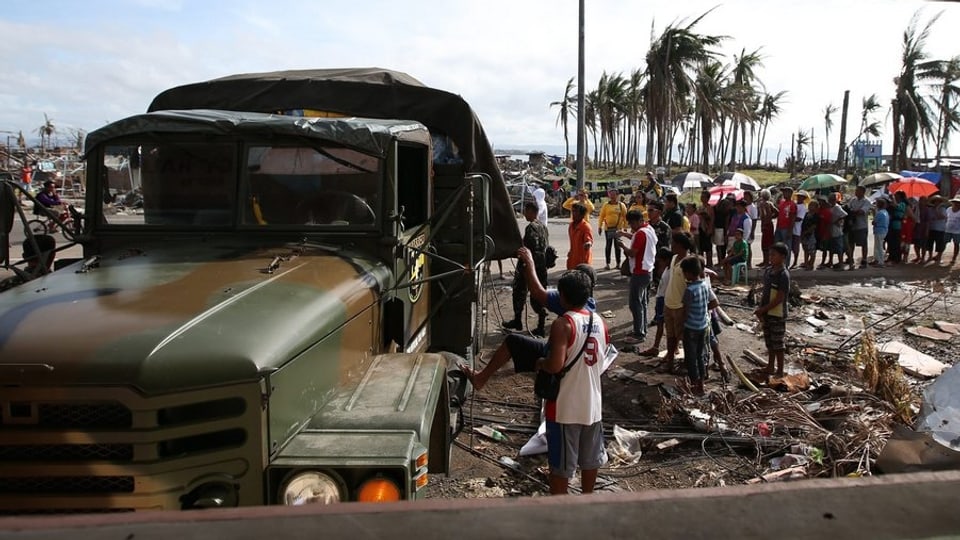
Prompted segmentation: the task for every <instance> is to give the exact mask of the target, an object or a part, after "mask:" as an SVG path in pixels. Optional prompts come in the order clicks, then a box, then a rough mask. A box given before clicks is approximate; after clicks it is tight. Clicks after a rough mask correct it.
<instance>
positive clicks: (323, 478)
mask: <svg viewBox="0 0 960 540" xmlns="http://www.w3.org/2000/svg"><path fill="white" fill-rule="evenodd" d="M280 500H281V501H282V502H283V504H285V505H288V506H302V505H305V504H333V503H338V502H340V501H342V500H343V490H342V489H341V488H340V483H339V482H337V480H336V479H334V478H333V477H332V476H330V475H328V474H324V473H322V472H318V471H304V472H300V473H297V474H294V475H293V476H291V477H290V478H289V479H288V480H287V481H286V482H284V483H283V486H282V487H281V488H280Z"/></svg>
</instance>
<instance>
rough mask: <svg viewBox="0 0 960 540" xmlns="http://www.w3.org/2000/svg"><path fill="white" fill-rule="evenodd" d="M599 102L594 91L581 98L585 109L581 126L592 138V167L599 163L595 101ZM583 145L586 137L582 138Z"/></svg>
mask: <svg viewBox="0 0 960 540" xmlns="http://www.w3.org/2000/svg"><path fill="white" fill-rule="evenodd" d="M598 100H599V96H598V92H597V91H596V90H591V91H589V92H587V93H586V94H585V95H584V96H583V108H584V109H586V110H585V111H584V113H583V126H584V129H586V130H587V131H589V132H590V134H591V135H592V136H593V163H594V166H596V164H597V163H598V162H599V161H600V154H599V151H600V146H599V145H598V144H597V101H598ZM577 114H579V111H577ZM584 144H586V137H584ZM583 155H584V156H586V155H587V150H586V149H584V150H583Z"/></svg>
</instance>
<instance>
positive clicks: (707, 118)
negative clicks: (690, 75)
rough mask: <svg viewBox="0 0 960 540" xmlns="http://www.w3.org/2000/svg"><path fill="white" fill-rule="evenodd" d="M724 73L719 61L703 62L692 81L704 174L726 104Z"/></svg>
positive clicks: (707, 170)
mask: <svg viewBox="0 0 960 540" xmlns="http://www.w3.org/2000/svg"><path fill="white" fill-rule="evenodd" d="M726 75H727V74H726V70H725V68H724V67H723V64H721V63H720V62H717V61H709V62H704V63H702V64H700V67H699V68H698V70H697V80H696V82H695V83H694V96H695V97H696V103H695V105H694V115H695V119H696V123H698V124H699V128H700V146H701V148H700V154H701V157H700V160H701V161H700V171H701V172H703V173H705V174H710V147H711V145H712V138H713V131H714V129H715V128H716V123H717V121H718V120H719V119H720V117H721V116H722V115H723V112H724V108H725V106H726V104H725V102H724V99H723V81H724V79H725V78H726Z"/></svg>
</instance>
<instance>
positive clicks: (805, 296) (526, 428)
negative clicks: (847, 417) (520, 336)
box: [427, 220, 960, 498]
mask: <svg viewBox="0 0 960 540" xmlns="http://www.w3.org/2000/svg"><path fill="white" fill-rule="evenodd" d="M557 221H559V220H554V223H552V224H551V225H550V231H551V243H552V244H553V245H554V246H557V247H558V251H559V252H560V254H561V259H560V261H558V267H560V266H563V256H564V254H565V253H566V247H565V245H563V244H564V240H565V239H564V238H563V236H565V234H564V233H565V225H564V223H557ZM600 247H602V246H595V248H594V266H595V267H597V268H599V269H601V270H599V272H598V281H597V286H596V289H595V297H596V299H597V305H598V312H601V313H605V314H606V315H605V317H606V318H605V322H606V324H607V326H608V328H609V331H610V335H611V339H612V341H613V343H614V344H615V345H616V346H617V348H618V349H619V351H620V354H619V356H618V358H617V359H616V361H615V362H614V364H613V365H612V366H611V367H610V369H609V370H608V371H607V373H606V374H605V376H604V378H603V403H604V426H605V430H606V432H607V443H608V444H609V443H610V442H611V440H613V437H612V435H611V432H612V431H613V429H614V426H619V427H620V428H623V429H627V430H642V431H645V432H647V433H648V434H647V435H646V437H644V438H643V439H642V457H641V458H640V459H639V461H638V462H637V463H635V464H630V465H626V464H623V463H616V462H614V461H611V463H610V464H608V467H606V468H603V469H601V471H600V480H599V482H598V489H601V490H609V491H640V490H646V489H659V488H690V487H711V486H723V485H733V484H741V483H745V482H747V481H750V480H751V479H755V478H757V477H758V476H759V475H761V474H764V473H769V472H770V471H771V470H772V469H771V466H770V465H771V464H770V460H771V458H775V457H777V456H782V455H783V454H784V453H786V452H788V451H789V449H790V448H791V446H790V443H791V442H797V441H796V440H791V441H787V442H785V443H784V444H783V445H782V447H780V448H771V447H769V446H765V447H763V448H761V447H760V445H751V444H750V443H749V441H747V444H736V443H734V442H731V441H730V440H725V439H723V437H716V436H713V437H710V436H705V434H704V433H702V432H698V431H697V430H696V429H694V427H693V426H692V425H691V423H690V421H689V420H688V418H687V417H685V416H684V415H681V414H677V412H676V410H670V409H669V407H667V406H666V405H665V402H664V398H665V397H666V398H667V401H666V403H670V400H671V398H677V396H681V397H683V392H684V385H683V384H682V380H681V379H682V377H679V376H677V375H668V374H664V373H660V372H659V370H657V368H658V366H660V364H662V361H661V360H658V359H656V358H652V359H651V358H644V357H641V356H639V355H638V354H637V353H636V351H639V350H643V349H646V348H647V347H649V346H650V345H651V344H652V343H653V337H654V333H655V332H654V330H653V329H652V328H651V330H650V332H649V335H648V338H647V340H646V341H645V342H644V343H642V344H640V345H638V346H636V347H632V346H628V345H625V344H624V343H623V338H624V337H625V336H626V334H627V332H629V329H630V321H631V316H630V312H629V310H628V309H627V300H626V293H627V281H626V278H622V277H621V276H619V274H618V272H617V270H616V269H613V270H609V271H604V270H602V267H603V254H602V252H601V251H600V249H599V248H600ZM491 266H492V268H491V273H490V276H489V278H488V281H487V285H488V287H487V289H486V294H485V298H484V310H485V328H484V337H483V339H484V341H483V352H482V354H481V356H480V358H479V359H478V364H479V365H480V366H482V365H484V364H485V363H486V359H487V358H489V356H490V355H491V354H492V351H493V350H494V349H495V348H496V346H497V345H499V344H500V342H501V341H502V340H503V337H504V335H505V333H504V331H502V330H500V323H501V322H502V321H503V320H505V319H509V318H511V316H512V308H511V300H510V282H511V279H512V272H513V269H514V268H513V262H512V261H504V263H503V277H502V278H501V277H500V273H499V271H498V268H497V265H496V264H492V265H491ZM559 272H560V270H559V269H554V271H553V272H551V278H552V279H556V276H557V275H559ZM756 272H757V271H756V270H754V271H753V273H751V284H753V283H754V281H755V280H754V278H755V277H757V274H756ZM791 276H792V278H793V280H794V282H795V283H797V284H798V285H799V297H797V298H795V299H794V300H795V301H796V302H797V305H795V306H792V307H791V313H790V317H789V319H788V324H787V344H788V355H787V371H788V372H791V371H792V372H805V373H807V374H808V376H809V379H810V381H811V383H812V386H813V387H816V386H817V385H818V384H819V385H821V386H826V385H825V382H826V381H830V382H833V383H834V384H837V381H838V380H849V382H850V383H851V384H853V385H857V384H862V381H861V378H862V369H861V370H858V369H857V368H856V367H854V366H853V364H852V362H851V359H852V353H853V352H854V351H855V350H856V349H857V347H858V346H859V343H860V336H859V332H860V331H861V329H863V328H864V326H867V327H869V328H870V329H871V330H872V331H875V332H876V341H877V343H884V342H887V341H891V340H899V341H902V342H904V343H906V344H907V345H909V346H910V347H913V348H915V349H917V350H919V351H921V352H924V353H926V354H929V355H931V356H933V357H934V358H936V359H938V360H940V361H941V362H944V363H945V364H947V365H948V366H949V365H953V364H955V363H957V362H958V361H960V352H958V349H957V347H956V345H957V343H958V342H960V337H957V336H955V337H954V338H953V339H950V340H949V341H934V340H931V339H927V338H923V337H917V336H913V335H910V334H908V333H907V332H906V331H905V328H907V327H910V326H913V325H921V326H923V325H926V326H932V324H933V321H950V322H960V292H958V277H960V268H957V267H955V268H943V267H919V266H917V265H904V266H898V267H893V268H885V269H879V270H878V269H872V268H871V269H863V270H860V269H857V270H852V271H849V270H848V271H833V270H823V271H815V272H804V271H794V272H792V273H791ZM715 290H716V292H717V294H718V297H719V299H720V303H721V305H722V307H723V308H724V310H725V311H726V312H727V313H728V314H729V315H730V317H731V318H733V319H734V321H735V323H736V325H735V326H726V327H724V328H723V332H722V334H721V335H720V342H721V350H722V351H723V353H724V354H725V355H727V356H728V357H729V358H731V359H732V360H733V361H734V362H736V363H737V365H738V366H739V367H740V369H741V370H742V371H744V372H750V371H751V370H755V369H756V368H757V366H756V365H754V364H752V363H751V362H749V361H747V360H745V359H744V358H743V357H742V352H743V351H745V350H750V351H753V352H754V353H756V354H757V355H759V356H761V357H764V358H765V354H766V350H765V348H764V345H763V340H762V338H761V337H760V336H759V334H756V333H754V331H753V330H754V328H753V325H754V320H753V316H752V312H753V309H754V308H753V306H752V305H750V303H749V296H750V294H749V292H750V289H749V288H748V287H746V286H744V285H740V286H735V287H718V288H716V289H715ZM652 296H653V295H651V304H650V306H649V313H650V314H651V317H652V313H653V301H652V300H653V299H652ZM607 312H609V313H607ZM526 315H527V319H526V324H527V330H529V329H530V328H532V327H533V326H534V325H535V324H536V315H535V314H533V313H532V312H531V311H530V310H529V308H528V309H527V311H526ZM553 318H554V317H553V316H552V315H551V316H550V318H549V319H548V324H549V322H550V321H551V320H553ZM808 318H810V319H816V320H817V321H820V324H818V326H822V328H817V327H815V326H813V325H812V324H811V323H809V322H807V319H808ZM663 348H665V340H664V342H663V343H662V344H661V350H663ZM731 379H732V380H731V381H730V382H729V383H724V382H723V381H721V379H720V377H719V375H718V373H717V372H716V371H714V370H711V371H710V379H709V380H708V381H707V384H706V389H707V391H708V393H712V397H710V398H706V399H708V400H709V399H712V400H713V401H714V402H716V401H718V400H720V401H723V400H734V399H741V398H743V397H744V396H746V395H749V391H747V390H746V389H745V388H744V387H743V385H742V384H739V382H738V381H736V379H735V378H733V377H731ZM906 380H907V381H908V383H909V384H910V386H911V387H912V389H913V390H914V391H915V392H916V395H920V393H921V392H922V388H923V387H924V386H925V385H926V384H929V382H930V380H929V379H928V380H920V379H916V378H913V377H909V376H908V377H906ZM683 399H687V400H689V399H690V398H689V396H686V397H683ZM688 402H689V401H688ZM464 415H465V418H466V421H465V424H466V429H465V430H464V431H463V433H461V434H460V436H459V437H458V439H457V441H456V446H455V448H454V451H453V455H454V459H453V471H452V473H451V474H450V475H449V476H448V477H441V476H439V475H435V476H433V477H431V479H430V484H429V487H428V489H427V494H428V496H429V497H439V498H472V497H513V496H540V495H545V494H546V493H547V488H546V480H547V476H546V470H547V465H546V456H545V454H541V455H535V456H530V457H520V456H519V455H518V452H519V449H520V448H521V446H523V445H524V443H526V442H527V440H528V439H529V438H530V436H531V435H532V434H533V433H534V432H535V430H536V429H537V426H538V425H539V402H538V400H537V398H536V397H535V396H534V394H533V378H532V376H529V375H517V374H514V372H513V369H512V365H511V364H508V365H507V367H505V368H504V369H502V370H501V371H500V372H498V373H497V374H496V375H494V376H493V377H492V378H491V379H490V381H489V383H488V384H487V386H486V387H485V388H484V389H483V390H482V391H481V392H478V393H475V394H474V395H473V397H472V398H471V400H470V401H469V403H468V404H467V406H466V407H465V409H464ZM774 421H776V419H774ZM483 426H492V427H494V428H496V429H497V430H498V431H500V432H502V433H503V434H504V435H505V436H506V437H507V440H504V441H495V440H493V439H491V438H489V437H487V436H484V435H482V434H479V433H477V432H475V431H474V428H478V427H483ZM881 438H882V437H881ZM672 439H676V440H677V442H676V444H673V441H671V440H672ZM722 439H723V440H722ZM665 441H670V442H667V443H666V444H664V445H663V446H664V448H663V449H658V448H657V447H656V445H657V444H660V443H664V442H665ZM739 442H741V443H742V442H743V441H739ZM793 448H794V449H795V448H796V447H795V446H794V447H793ZM874 450H875V451H876V449H874ZM817 475H819V476H824V475H830V473H829V471H827V472H825V471H822V470H821V471H818V472H817ZM571 485H572V486H573V488H574V490H575V488H576V486H577V482H576V481H574V482H573V483H572V484H571Z"/></svg>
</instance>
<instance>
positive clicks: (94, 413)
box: [0, 401, 133, 429]
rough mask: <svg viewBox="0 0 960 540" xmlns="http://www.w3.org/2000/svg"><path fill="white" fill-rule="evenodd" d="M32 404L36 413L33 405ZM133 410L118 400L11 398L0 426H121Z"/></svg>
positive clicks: (16, 427)
mask: <svg viewBox="0 0 960 540" xmlns="http://www.w3.org/2000/svg"><path fill="white" fill-rule="evenodd" d="M34 407H36V411H37V413H36V417H34V414H33V409H34ZM132 420H133V414H132V413H131V412H130V409H128V408H127V407H124V406H123V405H122V404H120V403H116V402H107V403H30V402H16V401H15V402H11V403H9V404H7V405H6V406H5V408H4V413H3V414H0V429H22V428H24V427H32V428H39V429H124V428H129V427H130V426H131V424H132Z"/></svg>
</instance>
